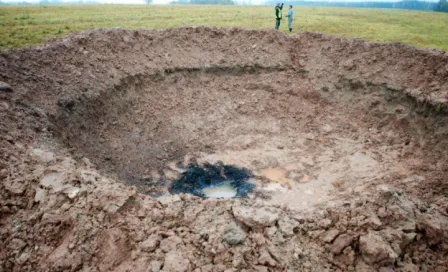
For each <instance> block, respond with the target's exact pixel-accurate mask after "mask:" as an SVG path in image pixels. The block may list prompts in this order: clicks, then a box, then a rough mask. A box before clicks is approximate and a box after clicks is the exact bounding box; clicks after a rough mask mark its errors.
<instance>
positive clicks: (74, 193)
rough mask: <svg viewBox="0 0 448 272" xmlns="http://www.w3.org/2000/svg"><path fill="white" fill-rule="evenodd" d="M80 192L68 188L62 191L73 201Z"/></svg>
mask: <svg viewBox="0 0 448 272" xmlns="http://www.w3.org/2000/svg"><path fill="white" fill-rule="evenodd" d="M80 190H81V189H79V188H78V187H68V188H65V189H64V193H65V194H66V195H67V196H68V198H70V199H74V198H75V197H76V196H77V195H78V193H79V191H80Z"/></svg>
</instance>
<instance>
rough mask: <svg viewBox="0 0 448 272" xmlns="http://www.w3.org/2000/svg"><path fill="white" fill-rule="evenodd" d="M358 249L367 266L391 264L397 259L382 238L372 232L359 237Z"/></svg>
mask: <svg viewBox="0 0 448 272" xmlns="http://www.w3.org/2000/svg"><path fill="white" fill-rule="evenodd" d="M359 249H360V251H361V253H362V257H363V259H364V261H365V262H366V263H367V264H375V263H379V262H381V263H392V262H394V261H395V259H396V258H397V257H398V255H397V254H396V253H395V251H394V250H393V249H392V248H391V246H390V245H389V244H388V243H387V242H386V241H385V240H384V239H383V237H382V236H380V235H379V234H378V233H376V232H373V231H370V232H369V233H368V234H367V235H364V236H361V237H360V239H359Z"/></svg>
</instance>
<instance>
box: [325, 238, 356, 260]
mask: <svg viewBox="0 0 448 272" xmlns="http://www.w3.org/2000/svg"><path fill="white" fill-rule="evenodd" d="M352 241H353V237H352V236H351V235H348V234H342V235H339V236H338V238H336V240H334V242H333V244H332V245H331V246H330V247H329V250H330V252H331V253H333V254H336V255H338V254H341V252H342V250H343V249H344V248H346V247H347V246H349V245H350V244H351V243H352Z"/></svg>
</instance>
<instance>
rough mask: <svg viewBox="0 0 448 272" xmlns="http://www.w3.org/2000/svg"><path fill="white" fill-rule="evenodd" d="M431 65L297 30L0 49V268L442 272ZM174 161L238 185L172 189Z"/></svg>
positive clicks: (398, 52) (438, 133)
mask: <svg viewBox="0 0 448 272" xmlns="http://www.w3.org/2000/svg"><path fill="white" fill-rule="evenodd" d="M253 44H257V46H256V47H253ZM446 78H448V55H447V54H445V53H442V52H437V51H429V50H419V49H415V48H411V47H408V46H404V45H401V44H372V43H367V42H364V41H360V40H349V39H341V38H336V37H328V36H324V35H321V34H314V33H304V34H301V35H298V36H290V37H287V36H284V35H282V34H280V33H278V32H275V31H254V30H253V31H247V30H240V29H229V30H221V29H213V28H181V29H170V30H164V31H143V30H138V31H129V30H120V29H114V30H98V31H89V32H84V33H79V34H72V35H69V36H66V37H64V38H62V39H59V40H55V41H52V42H49V43H48V44H45V45H43V46H41V47H39V48H32V49H24V50H19V51H14V52H3V53H0V81H5V82H8V83H9V84H11V86H14V92H11V93H6V92H0V120H1V122H0V131H1V135H0V203H1V210H0V212H1V217H0V239H1V241H2V247H0V265H1V269H0V270H1V271H414V270H418V269H420V270H422V271H425V270H426V271H447V270H448V260H447V258H446V255H447V254H448V205H447V203H448V201H447V200H448V199H447V196H448V185H447V184H448V180H447V177H448V81H447V80H446ZM173 162H180V163H173ZM217 163H218V164H217ZM187 165H201V166H203V165H210V167H211V166H216V165H219V167H216V169H215V168H214V167H211V168H210V169H211V170H213V171H215V170H217V171H218V172H219V173H218V172H216V171H215V172H216V173H215V174H216V175H214V177H216V176H218V177H227V176H230V174H229V172H226V171H227V170H229V169H227V170H226V168H225V167H223V165H224V166H225V165H234V166H236V167H237V168H236V169H238V170H240V169H247V171H249V172H250V173H251V174H250V175H249V174H247V173H249V172H244V171H243V173H245V174H246V175H247V176H244V178H245V179H248V182H249V183H250V184H254V185H253V186H256V189H255V190H254V191H253V193H251V194H249V195H248V197H247V198H241V199H226V200H224V199H214V198H207V199H203V198H201V197H198V195H199V196H200V194H199V193H193V194H185V190H180V191H173V190H172V188H173V184H174V188H176V184H175V182H176V180H177V181H178V180H181V177H182V176H183V174H185V173H187V172H185V170H186V169H185V166H187ZM230 170H231V169H230ZM235 173H236V174H238V173H241V172H239V171H236V172H235ZM235 173H234V174H235ZM193 180H195V179H193ZM178 185H179V184H178ZM180 185H185V184H180ZM170 188H171V189H170ZM170 191H171V192H172V193H179V194H174V195H171V194H170ZM187 191H188V190H187Z"/></svg>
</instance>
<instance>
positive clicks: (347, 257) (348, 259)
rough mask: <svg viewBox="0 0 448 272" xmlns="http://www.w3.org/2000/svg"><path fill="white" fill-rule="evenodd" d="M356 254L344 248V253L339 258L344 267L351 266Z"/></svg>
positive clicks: (349, 248) (350, 249)
mask: <svg viewBox="0 0 448 272" xmlns="http://www.w3.org/2000/svg"><path fill="white" fill-rule="evenodd" d="M355 258H356V254H355V251H354V250H353V249H352V247H350V246H349V247H346V248H345V249H344V251H342V255H341V257H340V259H341V261H342V262H343V263H344V264H346V265H351V264H353V263H354V262H355Z"/></svg>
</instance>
